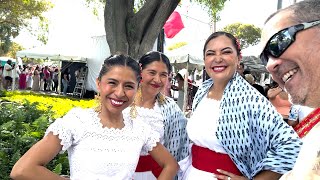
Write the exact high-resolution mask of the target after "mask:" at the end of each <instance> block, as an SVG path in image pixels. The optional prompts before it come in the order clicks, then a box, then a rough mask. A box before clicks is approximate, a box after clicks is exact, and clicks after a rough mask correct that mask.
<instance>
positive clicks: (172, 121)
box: [124, 51, 188, 180]
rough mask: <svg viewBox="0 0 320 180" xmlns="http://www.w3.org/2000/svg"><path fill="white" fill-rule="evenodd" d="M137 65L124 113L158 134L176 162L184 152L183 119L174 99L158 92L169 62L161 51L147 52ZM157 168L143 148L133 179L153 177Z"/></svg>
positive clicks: (165, 79)
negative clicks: (133, 89)
mask: <svg viewBox="0 0 320 180" xmlns="http://www.w3.org/2000/svg"><path fill="white" fill-rule="evenodd" d="M139 64H140V67H141V70H142V71H141V83H140V86H139V89H138V92H137V95H136V97H135V99H134V101H133V103H132V104H131V106H130V107H129V108H127V109H125V111H124V115H125V116H126V117H128V118H130V119H132V121H137V120H139V121H143V122H145V123H147V124H148V125H150V126H151V128H152V129H153V130H154V131H155V132H157V133H158V134H159V136H160V143H161V144H163V145H164V146H165V147H166V148H167V149H168V151H169V152H170V153H171V154H172V155H173V156H174V158H175V159H176V160H177V161H180V160H181V159H183V158H185V157H186V156H187V155H188V154H187V153H188V143H187V142H188V141H187V134H186V131H185V127H186V124H187V120H186V118H185V116H184V115H183V113H182V111H181V110H180V108H179V107H178V105H177V104H176V102H175V101H174V100H173V99H172V98H168V97H166V96H165V95H163V94H162V93H161V92H162V90H163V88H164V87H165V86H166V84H167V81H168V77H169V76H170V74H171V71H172V67H171V64H170V61H169V59H168V57H167V56H166V55H164V54H163V53H161V52H158V51H150V52H147V53H145V54H144V55H143V56H142V57H141V58H140V60H139ZM161 169H162V168H161V167H160V166H159V165H158V163H157V162H156V161H155V159H153V157H152V156H151V155H150V153H149V152H148V151H147V149H143V150H142V151H141V154H140V158H139V163H138V166H137V168H136V173H135V174H134V179H135V180H153V179H157V178H159V174H160V172H161Z"/></svg>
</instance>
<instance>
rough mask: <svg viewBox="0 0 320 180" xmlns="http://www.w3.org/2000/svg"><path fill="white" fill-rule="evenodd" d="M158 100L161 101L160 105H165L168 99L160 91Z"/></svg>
mask: <svg viewBox="0 0 320 180" xmlns="http://www.w3.org/2000/svg"><path fill="white" fill-rule="evenodd" d="M158 101H159V104H160V105H163V104H164V102H165V101H166V98H165V96H164V95H163V94H162V93H159V94H158Z"/></svg>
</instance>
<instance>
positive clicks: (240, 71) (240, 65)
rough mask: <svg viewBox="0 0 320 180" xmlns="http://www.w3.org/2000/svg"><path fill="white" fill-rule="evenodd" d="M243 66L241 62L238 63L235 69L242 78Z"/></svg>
mask: <svg viewBox="0 0 320 180" xmlns="http://www.w3.org/2000/svg"><path fill="white" fill-rule="evenodd" d="M244 69H245V68H244V64H243V62H240V64H239V65H238V68H237V72H238V73H239V74H240V75H241V76H242V77H243V78H244Z"/></svg>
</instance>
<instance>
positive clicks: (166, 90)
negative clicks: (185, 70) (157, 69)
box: [162, 73, 172, 98]
mask: <svg viewBox="0 0 320 180" xmlns="http://www.w3.org/2000/svg"><path fill="white" fill-rule="evenodd" d="M171 81H172V73H170V74H169V75H168V81H167V83H166V85H165V86H164V87H163V90H162V94H164V95H165V96H167V97H170V98H172V93H171V87H172V84H171Z"/></svg>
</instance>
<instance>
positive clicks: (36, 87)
mask: <svg viewBox="0 0 320 180" xmlns="http://www.w3.org/2000/svg"><path fill="white" fill-rule="evenodd" d="M31 90H32V91H36V92H38V91H40V67H39V66H37V67H36V69H35V70H34V71H33V76H32V89H31Z"/></svg>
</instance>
